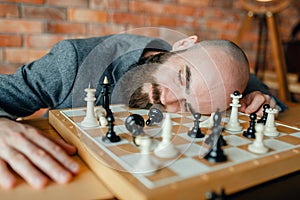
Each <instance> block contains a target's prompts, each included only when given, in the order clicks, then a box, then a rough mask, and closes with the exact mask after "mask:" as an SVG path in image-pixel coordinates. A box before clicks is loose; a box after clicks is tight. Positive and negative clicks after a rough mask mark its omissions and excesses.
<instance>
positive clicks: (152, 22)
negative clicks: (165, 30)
mask: <svg viewBox="0 0 300 200" xmlns="http://www.w3.org/2000/svg"><path fill="white" fill-rule="evenodd" d="M147 25H149V26H176V19H175V18H172V17H158V16H149V17H148V18H147Z"/></svg>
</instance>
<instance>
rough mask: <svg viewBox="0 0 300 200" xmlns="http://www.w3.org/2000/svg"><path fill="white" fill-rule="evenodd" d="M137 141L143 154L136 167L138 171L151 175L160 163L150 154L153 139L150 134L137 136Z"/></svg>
mask: <svg viewBox="0 0 300 200" xmlns="http://www.w3.org/2000/svg"><path fill="white" fill-rule="evenodd" d="M136 143H137V144H138V145H140V149H141V154H140V159H139V161H138V163H137V165H136V166H135V167H134V169H135V170H136V171H135V172H136V173H141V174H144V175H151V174H153V173H154V172H156V171H157V169H158V167H159V165H158V163H156V162H154V161H153V160H152V159H151V156H150V150H151V145H152V142H151V139H150V138H149V137H148V136H142V137H137V138H136Z"/></svg>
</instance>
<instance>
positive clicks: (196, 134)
mask: <svg viewBox="0 0 300 200" xmlns="http://www.w3.org/2000/svg"><path fill="white" fill-rule="evenodd" d="M194 118H195V120H194V127H193V128H192V130H190V131H189V132H188V136H190V137H192V138H203V137H204V136H205V135H204V134H203V133H202V132H201V129H200V126H199V123H200V121H199V120H200V118H201V114H200V113H195V114H194Z"/></svg>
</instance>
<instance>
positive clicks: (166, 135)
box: [154, 113, 178, 158]
mask: <svg viewBox="0 0 300 200" xmlns="http://www.w3.org/2000/svg"><path fill="white" fill-rule="evenodd" d="M161 135H162V141H161V142H160V143H159V144H158V146H157V147H156V148H155V150H154V153H155V155H156V156H158V157H160V158H174V157H176V156H177V155H178V150H177V149H176V148H175V146H174V144H173V143H172V142H171V137H172V122H171V118H170V114H169V113H166V118H165V121H164V124H163V127H162V134H161Z"/></svg>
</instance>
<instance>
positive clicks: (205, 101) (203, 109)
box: [188, 86, 230, 114]
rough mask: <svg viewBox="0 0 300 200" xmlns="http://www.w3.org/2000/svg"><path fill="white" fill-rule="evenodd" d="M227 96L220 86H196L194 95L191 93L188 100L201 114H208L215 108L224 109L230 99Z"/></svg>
mask: <svg viewBox="0 0 300 200" xmlns="http://www.w3.org/2000/svg"><path fill="white" fill-rule="evenodd" d="M228 96H229V95H227V94H226V93H225V90H224V88H223V87H222V86H216V87H212V88H208V87H202V88H200V87H198V90H197V92H195V93H194V95H192V93H191V95H190V96H189V100H188V101H189V102H191V104H192V105H193V106H194V108H195V109H197V111H198V112H200V113H201V114H210V113H212V112H215V111H216V110H217V109H220V110H221V111H224V110H226V109H227V108H228V105H229V101H230V98H229V99H228Z"/></svg>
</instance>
